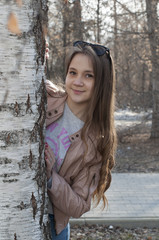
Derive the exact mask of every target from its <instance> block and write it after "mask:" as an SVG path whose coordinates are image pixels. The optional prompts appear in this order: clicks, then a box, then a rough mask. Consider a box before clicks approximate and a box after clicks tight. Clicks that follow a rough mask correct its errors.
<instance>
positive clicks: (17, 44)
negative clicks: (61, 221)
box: [0, 0, 50, 240]
mask: <svg viewBox="0 0 159 240" xmlns="http://www.w3.org/2000/svg"><path fill="white" fill-rule="evenodd" d="M0 14H1V28H0V35H1V41H0V52H1V53H0V63H1V64H0V205H1V208H0V209H1V214H0V239H3V240H9V239H14V240H30V239H32V240H39V239H45V240H46V239H50V238H49V236H48V233H49V231H48V229H47V214H46V212H45V209H46V210H47V207H46V176H45V164H44V157H43V152H44V128H45V126H44V123H45V102H46V97H45V84H44V81H45V76H44V53H45V36H44V33H45V32H46V26H47V0H37V1H34V0H23V1H20V0H16V1H6V0H1V2H0Z"/></svg>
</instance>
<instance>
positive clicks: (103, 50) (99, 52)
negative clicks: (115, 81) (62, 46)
mask: <svg viewBox="0 0 159 240" xmlns="http://www.w3.org/2000/svg"><path fill="white" fill-rule="evenodd" d="M73 46H74V47H78V46H80V47H82V48H84V47H85V46H90V47H91V48H92V49H93V50H94V51H95V53H96V54H97V55H98V56H102V55H104V54H105V53H106V54H108V56H110V50H109V48H107V47H104V46H102V45H98V44H93V43H88V42H84V41H76V42H74V43H73Z"/></svg>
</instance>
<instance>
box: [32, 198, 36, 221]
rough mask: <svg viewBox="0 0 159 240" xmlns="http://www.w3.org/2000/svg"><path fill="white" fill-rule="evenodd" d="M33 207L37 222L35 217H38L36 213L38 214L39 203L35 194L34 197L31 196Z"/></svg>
mask: <svg viewBox="0 0 159 240" xmlns="http://www.w3.org/2000/svg"><path fill="white" fill-rule="evenodd" d="M31 205H32V208H33V218H34V220H35V216H36V213H37V201H36V198H35V196H34V193H32V196H31Z"/></svg>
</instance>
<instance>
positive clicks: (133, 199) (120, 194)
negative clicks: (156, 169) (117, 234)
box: [70, 173, 159, 228]
mask: <svg viewBox="0 0 159 240" xmlns="http://www.w3.org/2000/svg"><path fill="white" fill-rule="evenodd" d="M106 196H107V199H108V201H109V205H108V209H106V208H105V209H104V210H102V204H101V203H100V204H99V205H98V207H96V208H92V209H91V211H90V212H88V213H85V214H84V215H83V216H82V217H81V218H79V219H71V220H70V223H72V224H76V223H78V224H84V223H89V224H106V225H112V226H122V227H131V228H132V227H159V173H113V174H112V183H111V187H110V188H109V189H108V191H107V192H106Z"/></svg>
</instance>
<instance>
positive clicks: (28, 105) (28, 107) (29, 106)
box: [26, 94, 32, 113]
mask: <svg viewBox="0 0 159 240" xmlns="http://www.w3.org/2000/svg"><path fill="white" fill-rule="evenodd" d="M26 106H27V108H26V113H27V112H28V110H29V109H30V108H31V103H30V95H29V94H28V98H27V102H26ZM30 110H31V109H30ZM31 113H32V110H31Z"/></svg>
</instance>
